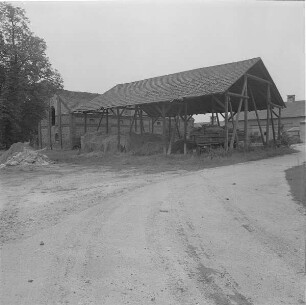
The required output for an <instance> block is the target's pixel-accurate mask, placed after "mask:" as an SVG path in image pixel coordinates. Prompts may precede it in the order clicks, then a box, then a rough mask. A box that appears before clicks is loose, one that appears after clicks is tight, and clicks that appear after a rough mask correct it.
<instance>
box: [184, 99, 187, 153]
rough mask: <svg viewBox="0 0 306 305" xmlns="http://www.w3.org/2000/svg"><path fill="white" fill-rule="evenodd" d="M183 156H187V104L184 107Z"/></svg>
mask: <svg viewBox="0 0 306 305" xmlns="http://www.w3.org/2000/svg"><path fill="white" fill-rule="evenodd" d="M184 106H185V107H184V155H186V154H187V102H186V101H185V105H184Z"/></svg>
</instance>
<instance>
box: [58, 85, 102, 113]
mask: <svg viewBox="0 0 306 305" xmlns="http://www.w3.org/2000/svg"><path fill="white" fill-rule="evenodd" d="M57 95H58V97H59V98H60V99H61V100H62V102H63V104H64V105H65V106H66V107H67V108H68V110H70V111H74V109H75V108H77V107H78V106H79V105H81V104H85V105H86V103H88V102H89V101H91V100H92V99H94V98H95V97H97V96H98V95H99V94H98V93H89V92H78V91H68V90H59V91H58V92H57Z"/></svg>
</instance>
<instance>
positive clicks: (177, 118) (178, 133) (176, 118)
mask: <svg viewBox="0 0 306 305" xmlns="http://www.w3.org/2000/svg"><path fill="white" fill-rule="evenodd" d="M178 120H179V116H175V117H174V122H175V126H176V131H177V135H178V137H179V139H181V133H180V129H179V126H178Z"/></svg>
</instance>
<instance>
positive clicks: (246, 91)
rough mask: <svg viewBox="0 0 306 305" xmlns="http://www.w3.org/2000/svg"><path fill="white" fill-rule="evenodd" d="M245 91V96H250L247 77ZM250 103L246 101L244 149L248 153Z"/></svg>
mask: <svg viewBox="0 0 306 305" xmlns="http://www.w3.org/2000/svg"><path fill="white" fill-rule="evenodd" d="M245 82H246V85H245V91H244V94H245V95H247V94H248V85H247V78H246V77H245ZM248 108H249V101H248V99H247V98H246V99H244V145H243V148H244V150H245V151H246V150H247V149H248V142H249V131H248V123H249V121H248V111H249V109H248Z"/></svg>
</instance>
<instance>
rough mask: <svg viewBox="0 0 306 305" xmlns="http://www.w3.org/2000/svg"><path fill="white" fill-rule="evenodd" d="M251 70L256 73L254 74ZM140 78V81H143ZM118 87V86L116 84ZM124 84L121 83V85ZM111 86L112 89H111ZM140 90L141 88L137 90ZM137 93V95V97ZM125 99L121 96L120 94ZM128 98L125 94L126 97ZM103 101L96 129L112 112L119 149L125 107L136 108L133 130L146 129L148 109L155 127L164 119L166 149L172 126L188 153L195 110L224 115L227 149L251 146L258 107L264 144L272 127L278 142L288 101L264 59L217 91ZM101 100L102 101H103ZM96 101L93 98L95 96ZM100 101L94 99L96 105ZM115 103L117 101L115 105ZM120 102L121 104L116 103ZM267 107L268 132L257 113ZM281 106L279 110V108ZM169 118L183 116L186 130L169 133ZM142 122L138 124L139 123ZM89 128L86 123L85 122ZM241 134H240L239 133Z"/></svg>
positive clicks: (225, 146)
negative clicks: (189, 126) (251, 119)
mask: <svg viewBox="0 0 306 305" xmlns="http://www.w3.org/2000/svg"><path fill="white" fill-rule="evenodd" d="M252 71H253V73H254V74H252ZM140 82H141V81H140ZM114 88H116V87H114ZM120 88H121V87H120ZM111 90H112V89H111ZM111 90H110V91H111ZM137 92H138V91H137ZM137 97H138V96H136V95H135V98H137ZM120 98H121V99H122V97H120ZM124 98H125V97H124ZM100 100H101V102H100V104H99V107H98V109H97V107H96V106H95V107H96V109H97V110H98V111H99V112H101V119H100V122H99V125H98V127H97V130H99V127H100V125H101V122H102V120H103V119H104V118H105V119H106V129H107V130H108V119H107V118H108V114H109V113H110V112H111V113H113V114H114V115H115V116H116V117H117V120H118V124H117V130H118V132H117V134H118V150H120V122H119V120H120V117H121V116H122V114H123V111H124V110H125V109H130V110H134V116H133V119H132V122H131V125H130V132H132V130H133V129H134V130H135V131H136V132H137V130H138V128H139V130H140V133H141V134H142V133H144V132H145V130H144V125H143V121H142V116H143V114H144V113H145V114H146V115H147V116H148V117H150V118H151V122H152V128H151V132H152V133H153V130H154V123H155V122H156V120H157V119H162V121H163V133H162V134H163V143H164V149H163V151H164V153H165V154H167V153H170V152H171V145H172V141H173V139H174V135H173V134H171V130H174V133H177V135H178V136H179V138H183V140H184V154H186V153H187V123H188V121H189V120H190V118H191V117H192V115H194V114H200V113H201V114H207V113H211V115H212V118H213V119H212V123H213V124H214V118H216V121H217V124H218V125H219V126H220V118H219V116H221V117H222V118H223V119H224V129H225V140H224V149H225V151H226V152H228V151H231V150H233V148H234V143H237V142H238V141H241V142H242V141H243V143H244V149H245V150H247V149H248V146H249V130H248V128H249V127H248V113H249V111H255V113H256V117H257V123H258V127H259V130H260V136H261V140H262V143H263V145H269V143H270V132H269V130H270V127H271V128H272V139H273V141H274V143H276V141H277V138H280V136H281V129H280V128H281V108H283V107H285V104H284V102H283V100H282V98H281V96H280V94H279V92H278V90H277V88H276V86H275V84H274V83H273V80H272V78H271V77H270V75H269V73H268V72H267V70H266V68H265V67H264V65H263V63H262V61H261V59H259V60H257V61H256V63H255V64H254V65H253V66H251V68H249V69H248V70H247V71H246V72H245V73H243V74H242V75H241V76H240V77H239V78H238V79H236V80H235V81H233V82H232V84H231V85H230V86H229V87H228V88H227V89H226V90H224V91H221V92H220V91H217V92H212V93H209V94H207V93H204V94H203V95H196V96H190V95H186V96H184V95H182V96H181V97H176V98H173V99H170V100H166V101H158V100H157V101H154V102H148V101H146V102H143V103H142V102H141V101H137V102H136V100H135V101H134V102H133V101H126V102H125V106H123V105H124V103H123V102H120V103H115V102H112V103H111V105H110V104H109V103H106V102H104V101H103V95H101V98H100ZM100 100H99V101H100ZM93 101H94V100H93ZM96 104H97V102H95V105H96ZM114 104H115V105H114ZM116 104H118V105H116ZM263 109H266V111H267V117H266V128H265V130H266V131H265V134H264V131H263V127H262V126H261V124H260V120H259V117H258V110H263ZM276 109H278V112H277V111H276ZM79 111H81V112H83V113H84V117H85V122H86V113H87V112H88V111H86V110H83V111H82V110H79ZM241 112H242V113H243V117H244V128H243V129H244V133H243V134H244V136H243V139H239V137H238V121H239V117H240V115H242V114H241ZM273 116H274V117H275V118H277V120H278V131H277V133H276V130H275V126H274V121H273ZM167 118H168V119H169V121H168V124H170V125H171V118H173V120H174V122H175V124H177V119H178V118H181V119H182V120H183V122H184V133H183V135H181V134H180V132H179V129H178V127H177V125H176V128H174V129H171V128H169V134H168V135H167V134H166V133H167V132H166V125H167ZM138 123H139V125H138ZM84 128H85V130H86V123H85V125H84ZM240 135H241V134H240Z"/></svg>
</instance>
